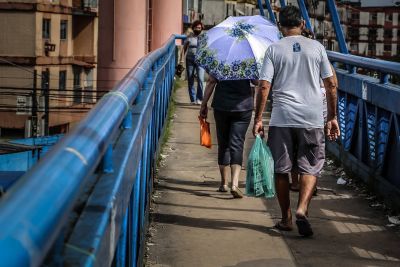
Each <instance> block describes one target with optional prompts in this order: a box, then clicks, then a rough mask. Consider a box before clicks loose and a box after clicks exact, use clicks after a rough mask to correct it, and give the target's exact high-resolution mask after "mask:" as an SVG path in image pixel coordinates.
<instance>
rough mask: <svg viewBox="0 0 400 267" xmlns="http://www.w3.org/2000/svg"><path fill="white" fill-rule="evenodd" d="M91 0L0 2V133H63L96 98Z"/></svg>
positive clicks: (95, 28) (95, 30)
mask: <svg viewBox="0 0 400 267" xmlns="http://www.w3.org/2000/svg"><path fill="white" fill-rule="evenodd" d="M97 14H98V7H97V1H95V0H20V1H17V0H14V1H8V0H0V39H1V42H0V92H1V98H0V112H1V113H0V114H1V116H0V129H1V137H30V136H39V135H45V134H46V135H48V134H53V133H62V132H66V131H68V129H69V127H70V125H71V124H74V123H76V122H77V121H79V120H80V119H81V118H82V117H83V116H84V115H85V113H86V112H87V110H88V109H89V108H90V107H91V106H92V105H93V103H95V101H96V78H97V70H96V67H97V40H98V37H97V36H98V25H97V23H98V16H97Z"/></svg>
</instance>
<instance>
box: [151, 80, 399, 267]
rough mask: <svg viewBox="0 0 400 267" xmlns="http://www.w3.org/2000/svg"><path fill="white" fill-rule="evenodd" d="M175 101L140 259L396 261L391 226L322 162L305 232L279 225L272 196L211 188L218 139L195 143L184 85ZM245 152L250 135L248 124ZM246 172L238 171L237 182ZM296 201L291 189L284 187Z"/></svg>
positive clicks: (161, 262) (156, 262) (194, 262)
mask: <svg viewBox="0 0 400 267" xmlns="http://www.w3.org/2000/svg"><path fill="white" fill-rule="evenodd" d="M176 102H177V108H176V111H175V114H176V115H175V119H174V121H173V124H172V132H171V137H170V139H169V142H168V143H167V145H166V148H165V149H164V152H163V153H164V154H163V155H162V157H163V158H164V159H163V161H162V164H161V165H162V166H161V168H160V170H159V178H158V181H156V189H155V194H154V196H153V200H154V203H153V208H152V211H151V216H150V217H151V221H152V222H151V224H150V230H149V235H148V236H149V238H148V257H147V264H146V266H210V267H211V266H249V267H257V266H338V265H340V266H341V267H344V266H400V234H399V228H398V227H388V226H386V225H387V224H388V221H387V218H386V217H385V213H384V212H383V211H382V210H381V209H376V208H372V207H370V204H371V200H366V197H367V195H366V193H365V192H364V191H362V190H357V191H356V190H355V189H354V188H351V187H349V186H343V185H337V184H336V180H337V177H338V175H337V174H336V172H337V169H336V168H335V167H334V166H332V163H331V165H329V164H327V165H326V166H325V169H324V174H323V177H321V178H320V179H319V182H318V186H319V187H320V188H321V189H320V190H319V192H318V196H316V197H314V198H313V200H312V203H311V210H310V222H311V224H312V226H313V230H314V236H313V237H312V238H301V237H299V235H298V233H297V229H296V230H294V231H292V232H282V233H281V232H279V231H277V230H275V229H274V228H273V225H274V224H275V222H276V221H278V220H279V218H280V211H279V206H278V203H277V200H276V199H270V200H266V199H258V198H249V197H245V198H243V199H233V198H232V196H231V195H230V194H229V193H218V192H216V189H217V188H218V185H219V179H220V178H219V171H218V167H217V162H216V158H217V145H216V138H215V136H216V135H215V131H214V124H213V121H212V118H213V116H212V113H211V114H210V116H209V118H210V119H209V120H210V121H211V123H212V129H213V132H212V135H213V143H214V146H213V148H212V149H211V150H210V149H207V148H204V147H201V146H200V145H199V123H198V119H197V116H198V111H199V106H192V105H189V104H187V103H188V95H187V91H186V89H185V88H183V89H179V90H178V91H177V93H176ZM248 136H249V138H248V140H247V141H246V154H248V151H249V149H250V147H251V144H252V142H253V140H254V139H253V138H252V136H251V134H250V132H248ZM245 176H246V175H245V172H244V171H243V173H242V175H241V188H242V189H243V190H244V183H245ZM291 197H292V207H293V208H295V205H296V198H297V193H291Z"/></svg>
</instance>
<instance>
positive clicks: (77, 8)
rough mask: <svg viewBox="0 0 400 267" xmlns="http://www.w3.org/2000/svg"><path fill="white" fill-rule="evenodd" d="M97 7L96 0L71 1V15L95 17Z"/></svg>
mask: <svg viewBox="0 0 400 267" xmlns="http://www.w3.org/2000/svg"><path fill="white" fill-rule="evenodd" d="M98 7H99V4H98V0H73V2H72V13H73V14H74V15H86V16H96V15H97V13H98Z"/></svg>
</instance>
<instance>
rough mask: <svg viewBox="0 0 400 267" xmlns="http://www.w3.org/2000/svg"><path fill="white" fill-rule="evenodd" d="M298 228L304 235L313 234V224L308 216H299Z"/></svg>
mask: <svg viewBox="0 0 400 267" xmlns="http://www.w3.org/2000/svg"><path fill="white" fill-rule="evenodd" d="M296 225H297V229H298V230H299V234H300V235H302V236H304V237H309V236H312V235H313V234H314V233H313V230H312V229H311V225H310V223H309V222H308V220H307V218H306V217H299V218H297V220H296Z"/></svg>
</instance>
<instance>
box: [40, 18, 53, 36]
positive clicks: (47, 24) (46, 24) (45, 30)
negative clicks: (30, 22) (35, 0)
mask: <svg viewBox="0 0 400 267" xmlns="http://www.w3.org/2000/svg"><path fill="white" fill-rule="evenodd" d="M50 31H51V20H50V19H43V25H42V37H43V39H50Z"/></svg>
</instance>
